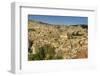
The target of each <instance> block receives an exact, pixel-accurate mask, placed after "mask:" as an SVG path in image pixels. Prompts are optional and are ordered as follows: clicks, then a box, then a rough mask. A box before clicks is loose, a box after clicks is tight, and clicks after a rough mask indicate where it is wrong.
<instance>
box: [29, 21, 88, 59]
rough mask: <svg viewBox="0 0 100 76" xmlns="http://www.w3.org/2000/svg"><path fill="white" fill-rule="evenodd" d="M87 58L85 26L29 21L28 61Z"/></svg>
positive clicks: (86, 28) (86, 32) (86, 31)
mask: <svg viewBox="0 0 100 76" xmlns="http://www.w3.org/2000/svg"><path fill="white" fill-rule="evenodd" d="M87 57H88V26H87V25H67V26H66V25H53V24H47V23H43V22H38V21H31V20H29V22H28V60H51V59H79V58H87Z"/></svg>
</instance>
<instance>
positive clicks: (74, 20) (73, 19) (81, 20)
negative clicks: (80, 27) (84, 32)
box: [28, 15, 88, 25]
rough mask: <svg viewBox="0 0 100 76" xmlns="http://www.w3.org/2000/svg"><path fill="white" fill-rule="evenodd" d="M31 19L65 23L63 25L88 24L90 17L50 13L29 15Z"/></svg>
mask: <svg viewBox="0 0 100 76" xmlns="http://www.w3.org/2000/svg"><path fill="white" fill-rule="evenodd" d="M28 19H29V20H36V21H41V22H44V23H48V24H56V25H57V24H58V25H60V24H63V25H70V24H71V25H73V24H74V25H75V24H87V25H88V17H79V16H50V15H28Z"/></svg>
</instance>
